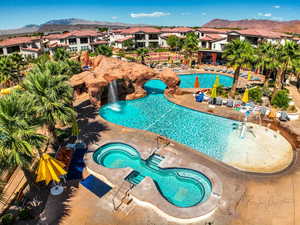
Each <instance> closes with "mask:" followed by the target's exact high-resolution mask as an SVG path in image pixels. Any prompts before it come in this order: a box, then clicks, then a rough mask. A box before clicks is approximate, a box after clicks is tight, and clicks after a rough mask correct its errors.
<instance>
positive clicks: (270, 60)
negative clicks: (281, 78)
mask: <svg viewBox="0 0 300 225" xmlns="http://www.w3.org/2000/svg"><path fill="white" fill-rule="evenodd" d="M276 48H277V46H276V45H274V44H272V43H270V42H263V43H261V44H260V45H259V46H258V48H257V49H256V57H257V58H256V60H255V61H256V65H255V67H256V69H259V70H261V71H263V72H265V73H266V75H265V82H264V86H265V87H268V85H269V79H270V77H271V74H272V73H274V72H276V68H277V66H278V63H277V61H276V58H275V57H274V56H275V55H276Z"/></svg>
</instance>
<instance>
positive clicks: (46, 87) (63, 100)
mask: <svg viewBox="0 0 300 225" xmlns="http://www.w3.org/2000/svg"><path fill="white" fill-rule="evenodd" d="M67 79H68V77H67V76H62V75H57V76H52V75H51V74H50V72H49V71H45V72H41V71H32V72H30V73H29V74H28V75H27V76H26V79H25V80H24V81H23V84H22V87H23V88H24V89H25V91H26V94H27V96H28V98H29V99H31V101H32V105H33V108H34V110H35V112H36V115H37V116H38V117H39V118H41V124H43V125H45V126H46V128H47V129H48V131H49V133H50V134H51V135H52V136H53V138H54V141H55V142H56V141H57V140H56V138H57V134H56V130H55V126H56V125H57V124H60V125H63V126H65V125H70V124H72V123H73V121H74V120H75V118H76V113H75V111H74V109H73V107H72V106H71V105H72V98H73V89H72V88H71V86H70V85H69V84H68V83H67Z"/></svg>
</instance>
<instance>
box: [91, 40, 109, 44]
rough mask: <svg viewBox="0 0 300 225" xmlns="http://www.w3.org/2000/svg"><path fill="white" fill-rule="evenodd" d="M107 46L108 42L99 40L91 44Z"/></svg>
mask: <svg viewBox="0 0 300 225" xmlns="http://www.w3.org/2000/svg"><path fill="white" fill-rule="evenodd" d="M106 44H108V41H104V40H98V41H94V42H92V43H91V45H106Z"/></svg>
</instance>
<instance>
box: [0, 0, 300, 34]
mask: <svg viewBox="0 0 300 225" xmlns="http://www.w3.org/2000/svg"><path fill="white" fill-rule="evenodd" d="M65 18H80V19H87V20H97V21H110V22H124V23H134V24H149V25H165V26H167V25H176V26H200V25H203V24H205V23H206V22H208V21H210V20H211V19H215V18H218V19H230V20H238V19H271V20H279V21H286V20H296V19H300V0H226V1H224V0H183V1H182V0H147V1H145V0H131V1H126V0H104V1H103V0H2V1H1V2H0V29H10V28H18V27H22V26H25V25H28V24H42V23H45V22H47V21H49V20H52V19H65Z"/></svg>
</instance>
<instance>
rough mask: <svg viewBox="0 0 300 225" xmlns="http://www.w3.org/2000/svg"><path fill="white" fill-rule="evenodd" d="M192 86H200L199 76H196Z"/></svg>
mask: <svg viewBox="0 0 300 225" xmlns="http://www.w3.org/2000/svg"><path fill="white" fill-rule="evenodd" d="M194 88H200V83H199V77H198V76H197V77H196V80H195V83H194Z"/></svg>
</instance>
